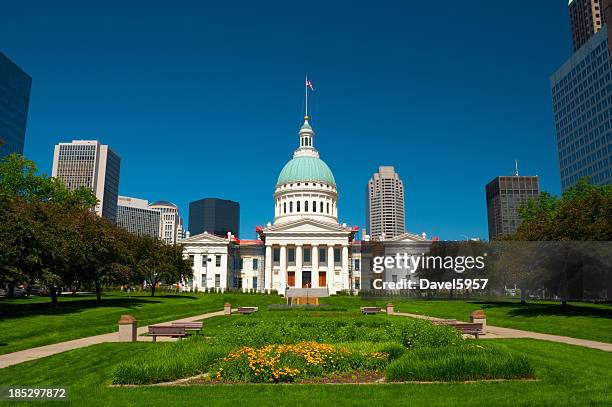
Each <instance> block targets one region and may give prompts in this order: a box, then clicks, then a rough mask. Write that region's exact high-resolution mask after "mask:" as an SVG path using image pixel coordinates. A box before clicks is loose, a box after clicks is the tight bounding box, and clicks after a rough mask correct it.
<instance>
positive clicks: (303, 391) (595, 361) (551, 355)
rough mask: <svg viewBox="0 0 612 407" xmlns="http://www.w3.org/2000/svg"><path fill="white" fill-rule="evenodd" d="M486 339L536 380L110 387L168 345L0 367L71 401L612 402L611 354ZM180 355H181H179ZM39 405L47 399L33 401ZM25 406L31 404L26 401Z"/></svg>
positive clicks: (3, 376)
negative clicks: (138, 359)
mask: <svg viewBox="0 0 612 407" xmlns="http://www.w3.org/2000/svg"><path fill="white" fill-rule="evenodd" d="M487 343H488V344H494V345H495V346H500V347H505V348H508V349H510V350H514V351H518V352H521V353H523V354H525V355H526V356H527V357H528V358H529V359H530V360H531V362H532V364H533V365H534V367H535V369H536V377H537V379H538V380H537V381H513V382H497V383H491V382H489V383H482V382H480V383H473V384H422V385H419V384H392V385H391V384H390V385H343V386H334V385H328V386H325V385H235V386H194V387H171V388H168V387H143V388H111V387H108V384H109V383H110V380H111V372H112V369H113V368H114V366H115V365H116V364H117V363H118V362H120V361H122V360H125V359H126V358H129V357H130V356H131V355H133V354H134V353H138V352H147V351H151V350H152V349H154V348H155V347H161V346H167V345H168V344H164V343H157V344H152V343H136V344H117V343H115V344H102V345H96V346H92V347H89V348H83V349H78V350H75V351H71V352H67V353H63V354H60V355H55V356H52V357H49V358H45V359H41V360H38V361H32V362H28V363H24V364H20V365H16V366H11V367H8V368H5V369H2V370H0V386H67V387H68V388H69V391H70V397H71V401H72V402H71V403H70V404H71V405H77V406H80V405H83V406H85V405H86V406H105V405H111V404H112V405H130V406H141V405H142V406H150V405H194V406H201V405H220V406H234V405H246V404H248V405H270V406H284V405H304V406H319V405H335V406H337V405H368V406H371V405H385V406H387V405H388V406H396V405H397V406H400V405H411V406H428V407H435V406H450V405H453V406H474V405H479V406H487V407H489V406H512V407H517V406H587V405H588V406H609V405H612V392H610V383H612V369H610V366H612V354H611V353H606V352H602V351H598V350H593V349H587V348H582V347H575V346H570V345H564V344H556V343H549V342H543V341H535V340H516V339H514V340H496V341H487ZM176 357H180V355H177V356H176ZM30 404H32V405H35V406H39V405H43V404H45V403H44V402H33V403H30ZM20 405H27V404H26V403H24V404H20Z"/></svg>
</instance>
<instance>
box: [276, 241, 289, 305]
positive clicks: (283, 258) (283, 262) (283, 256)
mask: <svg viewBox="0 0 612 407" xmlns="http://www.w3.org/2000/svg"><path fill="white" fill-rule="evenodd" d="M279 277H280V286H279V288H278V293H279V294H281V295H285V290H286V289H287V246H286V245H281V247H280V271H279Z"/></svg>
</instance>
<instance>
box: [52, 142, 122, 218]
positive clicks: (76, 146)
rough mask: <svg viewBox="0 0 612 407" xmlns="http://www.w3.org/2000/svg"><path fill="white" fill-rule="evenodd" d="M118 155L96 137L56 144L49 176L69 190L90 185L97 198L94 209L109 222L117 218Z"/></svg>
mask: <svg viewBox="0 0 612 407" xmlns="http://www.w3.org/2000/svg"><path fill="white" fill-rule="evenodd" d="M120 169H121V158H119V156H118V155H117V154H116V153H115V152H114V151H113V150H111V149H110V148H109V146H107V145H103V144H100V142H98V141H96V140H73V141H72V142H71V143H59V144H57V145H56V146H55V152H54V154H53V170H52V173H51V174H52V176H53V177H55V178H58V179H59V180H61V181H62V182H63V183H64V184H65V185H66V186H67V187H68V189H71V190H74V189H77V188H79V187H87V188H90V189H91V190H92V191H93V193H94V194H95V195H96V198H98V204H97V205H96V208H95V211H96V213H97V214H98V215H99V216H102V217H104V218H106V219H108V220H110V221H111V222H115V221H116V218H117V200H118V196H119V173H120Z"/></svg>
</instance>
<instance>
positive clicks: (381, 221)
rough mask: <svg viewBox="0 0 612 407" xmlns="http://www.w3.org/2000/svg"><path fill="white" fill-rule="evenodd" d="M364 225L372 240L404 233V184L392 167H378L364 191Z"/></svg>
mask: <svg viewBox="0 0 612 407" xmlns="http://www.w3.org/2000/svg"><path fill="white" fill-rule="evenodd" d="M366 224H367V227H368V229H369V231H370V235H371V236H372V239H380V238H381V236H383V235H384V237H385V238H391V237H395V236H399V235H401V234H403V233H405V231H406V220H405V212H404V183H403V182H402V180H401V179H400V177H399V175H398V174H397V173H396V172H395V168H394V167H379V168H378V172H377V173H374V175H373V176H372V178H371V179H370V181H369V182H368V187H367V191H366Z"/></svg>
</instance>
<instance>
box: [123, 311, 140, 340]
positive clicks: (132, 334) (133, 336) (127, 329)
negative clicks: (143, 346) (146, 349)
mask: <svg viewBox="0 0 612 407" xmlns="http://www.w3.org/2000/svg"><path fill="white" fill-rule="evenodd" d="M118 324H119V342H136V340H137V339H138V332H137V327H138V321H136V318H134V317H133V316H131V315H122V316H121V319H120V320H119V322H118Z"/></svg>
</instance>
